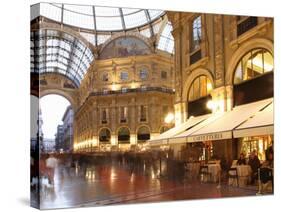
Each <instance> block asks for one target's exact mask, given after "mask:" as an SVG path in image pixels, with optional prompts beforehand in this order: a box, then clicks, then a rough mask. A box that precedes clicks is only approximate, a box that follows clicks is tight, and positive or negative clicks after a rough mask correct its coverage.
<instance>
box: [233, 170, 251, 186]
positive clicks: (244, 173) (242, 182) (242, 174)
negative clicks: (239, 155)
mask: <svg viewBox="0 0 281 212" xmlns="http://www.w3.org/2000/svg"><path fill="white" fill-rule="evenodd" d="M231 168H237V174H238V180H239V186H246V185H247V183H248V181H249V180H250V178H251V173H252V169H251V167H250V166H249V165H236V166H232V167H231ZM233 172H234V171H231V173H230V174H234V173H233ZM228 184H229V185H235V186H236V185H237V182H236V180H235V179H232V178H231V179H229V180H228Z"/></svg>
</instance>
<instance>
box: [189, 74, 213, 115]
mask: <svg viewBox="0 0 281 212" xmlns="http://www.w3.org/2000/svg"><path fill="white" fill-rule="evenodd" d="M212 89H213V85H212V83H211V80H210V79H209V78H208V77H207V76H206V75H200V76H197V77H196V78H195V79H194V80H193V82H192V83H191V85H190V87H189V90H188V95H187V114H188V117H190V116H199V115H203V114H207V113H211V112H212V111H211V110H210V109H208V108H207V107H206V104H207V102H208V101H209V100H211V99H212V97H211V95H210V92H211V91H212Z"/></svg>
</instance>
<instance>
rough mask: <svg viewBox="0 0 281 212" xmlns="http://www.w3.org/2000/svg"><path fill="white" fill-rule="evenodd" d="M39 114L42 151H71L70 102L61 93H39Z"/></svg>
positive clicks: (71, 114)
mask: <svg viewBox="0 0 281 212" xmlns="http://www.w3.org/2000/svg"><path fill="white" fill-rule="evenodd" d="M39 105H40V106H39V108H40V109H39V111H40V112H41V114H39V116H40V118H39V120H41V126H40V127H41V129H42V137H43V139H42V145H41V146H42V148H43V151H44V152H72V150H73V129H74V127H73V117H74V111H73V108H72V105H71V102H70V101H69V100H68V99H67V98H65V97H64V96H63V95H57V94H45V95H42V96H41V95H40V99H39Z"/></svg>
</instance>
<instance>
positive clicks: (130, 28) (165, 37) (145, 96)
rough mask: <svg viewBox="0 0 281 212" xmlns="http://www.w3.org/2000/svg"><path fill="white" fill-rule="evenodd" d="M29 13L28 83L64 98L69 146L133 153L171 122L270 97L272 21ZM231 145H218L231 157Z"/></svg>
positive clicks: (54, 7)
mask: <svg viewBox="0 0 281 212" xmlns="http://www.w3.org/2000/svg"><path fill="white" fill-rule="evenodd" d="M32 10H34V14H35V15H33V16H32V17H31V18H32V22H31V23H32V24H31V31H32V32H31V72H32V79H35V80H32V83H33V86H34V87H36V85H37V87H39V85H40V94H39V95H40V97H42V96H45V95H48V94H51V93H55V94H60V95H62V96H64V97H66V98H67V99H68V100H69V101H70V102H71V105H72V108H73V110H74V123H73V126H74V150H75V151H83V152H85V151H86V152H91V151H110V150H115V149H119V150H129V149H136V148H137V149H142V148H143V147H144V144H145V141H147V140H149V139H153V138H154V137H156V136H157V135H159V134H160V133H161V132H163V131H165V130H166V129H168V128H171V127H172V126H173V124H174V123H173V122H175V126H179V125H180V124H182V123H184V122H185V121H186V120H187V119H188V118H190V117H192V116H195V117H196V116H201V115H204V114H209V113H215V112H219V111H221V112H226V111H232V109H233V108H234V107H235V106H239V105H243V104H247V103H252V102H255V101H259V100H263V99H266V98H272V97H273V69H274V64H273V57H274V50H273V40H274V38H273V19H272V18H265V17H251V16H235V15H217V14H201V13H189V12H171V11H160V10H143V9H140V10H138V9H129V8H106V7H98V6H79V7H77V6H74V5H64V4H49V3H41V4H40V7H37V6H36V5H35V6H34V7H33V8H32ZM38 10H39V13H38ZM50 11H53V13H51V12H50ZM54 11H56V12H54ZM36 12H37V13H36ZM36 14H37V15H36ZM137 15H138V17H136V16H137ZM76 16H77V17H83V18H81V21H80V22H81V23H78V21H77V22H76V20H74V19H73V17H76ZM89 17H91V18H90V19H89ZM77 20H78V18H77ZM79 20H80V19H79ZM39 73H40V76H39V77H38V78H39V80H36V77H34V75H36V74H39ZM36 83H38V84H36ZM264 88H266V89H264ZM35 93H36V92H35ZM36 95H38V94H36ZM210 101H211V103H212V104H209V105H208V107H207V103H208V102H210ZM173 114H174V117H175V119H174V121H173V120H172V121H171V122H169V123H166V122H165V117H166V116H167V115H173ZM269 140H270V139H269ZM185 145H186V143H181V144H178V145H172V147H171V148H173V149H175V150H176V151H178V150H180V149H181V148H182V147H183V146H185ZM232 146H233V142H227V141H222V142H221V143H220V145H219V149H220V150H222V151H221V152H224V154H225V155H233V156H234V155H236V153H237V151H238V150H235V151H234V150H233V149H234V148H232Z"/></svg>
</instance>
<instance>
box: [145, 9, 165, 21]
mask: <svg viewBox="0 0 281 212" xmlns="http://www.w3.org/2000/svg"><path fill="white" fill-rule="evenodd" d="M148 13H149V16H150V19H151V20H154V19H156V18H158V17H159V16H161V15H162V14H163V11H162V10H148Z"/></svg>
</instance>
